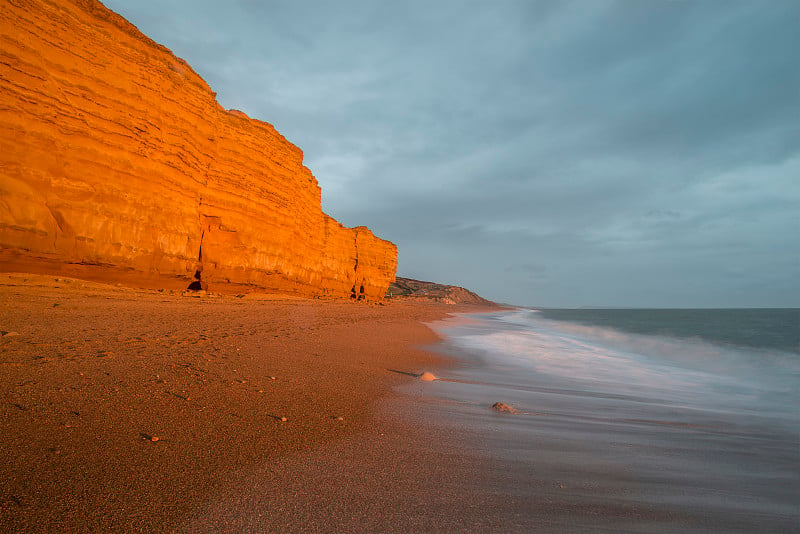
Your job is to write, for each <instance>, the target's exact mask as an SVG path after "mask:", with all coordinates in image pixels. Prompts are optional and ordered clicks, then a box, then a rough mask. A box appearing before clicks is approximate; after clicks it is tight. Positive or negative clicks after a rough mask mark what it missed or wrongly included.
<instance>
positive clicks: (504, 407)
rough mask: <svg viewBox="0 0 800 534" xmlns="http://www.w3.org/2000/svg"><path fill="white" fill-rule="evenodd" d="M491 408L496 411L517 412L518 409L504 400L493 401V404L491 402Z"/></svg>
mask: <svg viewBox="0 0 800 534" xmlns="http://www.w3.org/2000/svg"><path fill="white" fill-rule="evenodd" d="M492 408H493V409H494V410H496V411H498V412H505V413H519V410H517V409H516V408H514V407H513V406H509V405H508V404H506V403H505V402H495V403H494V404H492Z"/></svg>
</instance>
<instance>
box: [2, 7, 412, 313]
mask: <svg viewBox="0 0 800 534" xmlns="http://www.w3.org/2000/svg"><path fill="white" fill-rule="evenodd" d="M396 266H397V249H396V247H395V246H394V245H393V244H392V243H390V242H388V241H384V240H382V239H379V238H377V237H375V236H374V235H373V234H372V232H370V231H369V229H367V228H365V227H358V228H345V227H343V226H342V225H341V224H339V223H338V222H336V221H335V220H334V219H332V218H331V217H329V216H328V215H326V214H324V213H323V212H322V208H321V194H320V188H319V185H318V184H317V181H316V179H315V178H314V176H313V175H312V174H311V172H310V171H309V170H308V169H307V168H306V167H305V166H303V153H302V151H301V150H300V149H299V148H297V147H296V146H294V145H293V144H291V143H290V142H288V141H287V140H286V139H285V138H284V137H283V136H282V135H280V134H279V133H278V132H277V131H276V130H275V129H274V128H273V127H272V126H271V125H269V124H267V123H265V122H261V121H258V120H254V119H250V118H248V117H247V116H246V115H245V114H244V113H242V112H239V111H234V110H229V111H226V110H225V109H223V108H222V107H221V106H220V105H219V104H218V103H217V101H216V98H215V93H213V92H212V91H211V89H210V88H209V87H208V85H207V84H206V83H205V81H203V79H202V78H200V76H198V75H197V74H196V73H195V72H194V71H193V70H192V69H191V67H189V65H188V64H186V62H184V61H183V60H182V59H180V58H177V57H176V56H175V55H174V54H172V52H170V51H169V50H168V49H167V48H165V47H163V46H161V45H159V44H157V43H155V42H153V41H152V40H150V39H149V38H148V37H146V36H145V35H143V34H142V33H141V32H139V30H137V29H136V27H134V26H133V25H132V24H130V23H129V22H127V21H126V20H125V19H123V18H122V17H120V16H119V15H117V14H115V13H113V12H112V11H110V10H108V9H107V8H105V7H104V6H103V5H102V4H101V3H100V2H97V1H95V0H2V2H0V270H4V271H26V272H38V273H54V274H64V275H68V276H77V277H83V278H89V279H95V280H104V281H116V282H122V283H126V284H129V285H138V286H144V287H165V288H173V289H178V288H180V289H184V288H186V287H188V286H189V285H190V284H192V283H193V282H197V283H194V284H193V285H194V286H195V287H197V286H202V287H203V288H208V289H210V290H212V291H242V290H247V289H262V290H267V291H277V292H283V293H294V294H298V295H306V296H331V297H343V298H347V297H350V296H352V294H353V291H355V293H356V296H361V295H362V294H363V296H364V298H367V299H369V300H379V299H381V298H383V296H384V294H385V292H386V289H387V287H388V286H389V283H390V282H392V281H393V280H394V277H395V270H396ZM362 287H363V289H362Z"/></svg>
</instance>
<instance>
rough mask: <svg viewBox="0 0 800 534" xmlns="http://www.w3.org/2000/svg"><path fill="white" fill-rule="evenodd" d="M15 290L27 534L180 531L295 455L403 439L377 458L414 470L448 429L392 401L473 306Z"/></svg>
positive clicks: (7, 385) (1, 322) (6, 403)
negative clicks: (434, 427)
mask: <svg viewBox="0 0 800 534" xmlns="http://www.w3.org/2000/svg"><path fill="white" fill-rule="evenodd" d="M0 301H2V306H0V329H2V330H3V331H4V332H6V334H5V335H4V336H3V337H2V338H0V385H1V386H2V392H3V393H2V401H3V402H2V404H1V405H0V444H2V445H0V455H2V459H1V460H0V469H2V473H1V475H2V476H1V477H0V478H2V479H3V480H4V483H3V485H2V493H0V526H2V527H3V530H9V531H11V530H13V531H20V532H22V531H43V530H47V531H52V530H82V531H86V530H95V531H98V530H114V531H134V530H149V531H172V530H181V529H184V528H187V526H186V525H189V524H191V521H193V520H194V521H195V523H196V524H197V520H198V518H200V517H201V516H202V511H203V510H206V509H208V508H209V506H210V505H213V504H214V498H215V495H217V494H218V492H219V489H220V488H224V487H228V486H230V480H231V479H232V478H236V476H235V475H236V474H237V473H241V472H245V471H252V470H253V469H256V470H258V469H265V468H269V466H274V465H277V464H278V463H280V462H286V461H291V458H296V457H297V456H303V457H305V458H314V459H315V460H314V461H316V462H322V464H323V465H324V464H327V459H328V458H327V456H325V454H327V453H322V452H320V451H325V450H327V449H329V448H330V447H334V448H335V447H337V444H346V443H361V444H363V443H365V441H370V442H380V441H381V440H382V438H385V437H387V436H388V437H390V438H401V439H400V441H403V440H406V444H407V446H406V448H405V449H404V450H405V453H404V454H405V457H403V458H399V457H398V458H387V457H386V456H385V454H393V452H392V450H390V449H391V448H390V449H385V450H383V453H381V448H380V447H377V448H375V449H373V452H374V454H373V456H371V459H370V462H371V463H370V462H368V463H369V465H370V466H371V468H372V469H373V470H374V469H380V468H382V467H381V466H382V465H384V464H394V463H396V462H400V463H401V464H405V465H407V466H411V465H413V457H414V456H415V455H418V454H420V453H423V451H422V450H421V449H422V448H423V447H426V446H428V445H433V443H434V442H436V439H434V441H433V442H432V441H431V440H430V439H429V438H430V436H429V435H428V434H426V432H427V430H428V429H427V427H426V425H425V424H424V423H421V424H420V425H419V426H417V425H415V424H409V422H408V421H400V420H394V418H393V416H388V417H387V415H386V411H385V410H384V409H383V408H382V407H383V406H394V405H396V406H400V405H401V404H402V402H404V401H403V400H402V399H401V396H400V395H399V394H398V393H397V392H396V391H395V388H396V386H398V385H401V384H407V383H410V382H411V381H412V380H413V379H412V378H411V377H409V376H407V374H408V373H412V374H414V373H421V372H422V371H424V370H426V369H428V368H432V367H447V366H448V365H451V363H448V359H447V358H446V357H444V356H442V355H439V354H434V353H431V352H427V351H425V350H423V349H421V348H418V347H421V346H424V345H429V344H432V343H434V342H436V341H437V339H438V338H437V336H436V335H435V334H434V333H433V332H432V331H431V330H430V329H429V328H428V327H427V326H425V325H424V324H423V323H424V322H430V321H432V320H437V319H441V318H443V317H445V316H447V315H448V314H450V313H454V312H458V311H462V310H464V309H468V310H471V309H474V308H473V307H461V306H446V305H438V304H419V303H399V302H391V303H388V304H386V305H383V306H382V305H375V304H364V303H353V302H342V301H321V300H309V299H298V298H284V297H281V296H262V297H251V298H235V297H228V296H216V295H208V296H203V297H193V296H181V295H180V294H175V293H169V292H158V291H153V290H137V289H129V288H120V287H111V286H107V285H102V284H96V283H92V282H85V281H81V280H74V279H67V278H63V277H50V276H41V275H26V274H4V275H2V278H0ZM9 333H10V334H9ZM15 334H18V335H15ZM392 371H400V372H392ZM379 407H381V408H379ZM389 411H391V409H390V410H389ZM412 411H413V410H412ZM284 418H285V421H284V420H283V419H284ZM437 439H438V438H437ZM353 440H355V441H353ZM376 440H377V441H376ZM384 441H385V440H384ZM389 441H391V442H392V443H395V442H396V441H397V440H394V441H392V440H389ZM438 443H440V444H441V446H442V447H444V448H446V449H447V450H451V449H452V447H451V446H450V445H447V444H444V443H443V442H438ZM394 452H396V451H394ZM459 454H460V453H455V456H456V457H457V456H459ZM411 471H413V469H411ZM420 475H424V473H422V474H420ZM401 478H402V477H401ZM281 479H282V478H281V477H280V476H277V475H273V476H272V478H270V477H266V478H265V479H264V480H263V481H262V482H264V483H265V484H266V485H267V486H268V490H266V491H268V492H270V494H274V495H277V496H278V498H277V501H273V502H272V504H271V506H272V507H273V508H274V507H275V506H276V502H277V503H278V504H279V503H280V502H284V503H288V502H291V497H292V496H291V495H288V494H285V492H284V494H283V496H281V492H282V491H283V490H287V491H288V489H287V483H286V482H285V481H284V483H279V481H280V480H281ZM291 480H292V484H297V483H300V484H301V486H304V487H306V488H308V489H313V488H314V487H315V485H316V484H315V481H316V479H314V478H313V477H312V476H311V473H308V476H307V477H306V478H305V479H304V478H303V477H302V476H301V477H300V478H297V477H292V478H291ZM398 480H399V479H398ZM413 481H414V477H410V478H408V477H407V482H409V483H410V482H413ZM293 487H295V489H296V486H293ZM412 487H413V484H411V485H410V486H409V491H411V490H412ZM345 489H347V488H344V487H343V486H342V485H341V484H339V485H337V484H334V485H333V486H331V494H330V498H331V499H335V498H336V491H337V490H345ZM351 489H352V488H351ZM362 489H363V490H364V491H366V492H367V493H370V492H371V493H372V494H378V493H380V492H381V491H383V492H384V493H385V491H386V488H380V487H377V488H375V487H373V488H371V489H369V488H362ZM434 489H435V488H431V491H433V490H434ZM373 490H374V491H373ZM242 491H243V492H244V494H243V495H240V496H239V498H240V500H241V499H244V498H246V497H247V496H248V495H247V494H248V493H249V494H250V496H252V494H253V491H252V487H250V488H242ZM257 515H258V512H257V511H255V510H254V511H253V516H257ZM262 515H263V514H262ZM312 515H313V514H312ZM378 516H380V514H377V515H376V517H378ZM251 519H252V518H251ZM187 522H188V523H187ZM332 524H336V523H335V522H334V523H332ZM206 526H209V525H208V524H206ZM324 527H325V525H324V524H323V525H322V528H323V529H324ZM209 528H210V527H209ZM215 528H222V529H223V530H224V529H225V527H224V525H222V526H220V525H217V527H215ZM195 530H196V529H195Z"/></svg>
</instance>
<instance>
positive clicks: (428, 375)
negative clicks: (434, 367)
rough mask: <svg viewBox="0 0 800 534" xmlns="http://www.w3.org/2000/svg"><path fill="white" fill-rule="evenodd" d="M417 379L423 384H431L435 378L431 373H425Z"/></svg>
mask: <svg viewBox="0 0 800 534" xmlns="http://www.w3.org/2000/svg"><path fill="white" fill-rule="evenodd" d="M419 379H420V380H422V381H424V382H433V381H434V380H436V376H435V375H434V374H433V373H429V372H428V371H425V372H424V373H422V374H421V375H419Z"/></svg>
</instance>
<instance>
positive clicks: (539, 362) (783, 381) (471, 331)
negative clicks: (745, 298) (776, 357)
mask: <svg viewBox="0 0 800 534" xmlns="http://www.w3.org/2000/svg"><path fill="white" fill-rule="evenodd" d="M435 328H436V329H437V330H439V331H440V332H441V333H443V334H444V335H445V336H446V337H447V338H448V340H449V342H450V344H451V345H452V346H453V347H455V348H456V349H459V350H463V351H467V352H471V353H474V354H479V355H481V356H482V358H483V359H484V360H485V361H486V362H487V363H488V364H489V365H493V366H499V367H507V368H508V367H510V368H515V369H517V370H518V371H522V372H525V371H527V372H533V373H536V374H538V375H546V376H549V377H551V378H552V379H554V380H567V381H570V382H571V383H573V384H574V383H576V382H577V383H580V384H581V385H582V386H583V387H585V388H586V389H588V390H594V391H598V390H602V391H606V392H614V393H623V394H624V393H631V394H642V393H643V392H646V393H647V395H648V396H649V397H651V398H654V399H664V400H668V401H678V400H680V401H682V402H689V403H702V404H709V403H713V404H718V405H720V404H721V405H725V404H731V405H739V406H747V405H753V404H754V402H755V400H756V398H757V397H764V396H771V397H775V396H776V395H777V396H780V395H786V396H789V397H794V398H796V397H797V391H796V390H797V388H796V384H797V382H796V380H797V378H798V368H797V362H796V360H789V362H790V363H791V362H794V363H793V364H792V365H791V366H790V367H788V368H786V369H776V368H768V367H769V366H768V365H767V366H765V365H764V362H767V361H768V360H767V359H766V357H764V358H763V359H762V360H760V361H759V362H758V363H756V362H754V359H753V357H752V356H753V354H752V351H751V352H749V353H747V352H746V351H743V350H737V349H735V348H731V347H723V346H720V345H715V344H712V343H708V342H705V341H703V340H700V339H678V338H670V337H663V336H652V335H639V334H631V333H625V332H621V331H618V330H614V329H611V328H605V327H599V326H587V325H582V324H577V323H569V322H564V321H552V320H548V319H545V318H544V317H543V316H542V314H540V313H538V312H537V311H535V310H529V309H517V310H511V311H508V312H501V313H494V314H490V315H487V316H484V318H483V320H479V321H475V322H471V323H463V322H462V323H455V322H454V323H450V324H448V323H447V322H444V323H440V324H439V325H438V327H436V326H435ZM762 356H763V355H762ZM783 363H785V362H783ZM777 402H778V403H779V404H783V405H784V406H786V403H787V399H786V398H784V399H778V401H777Z"/></svg>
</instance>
